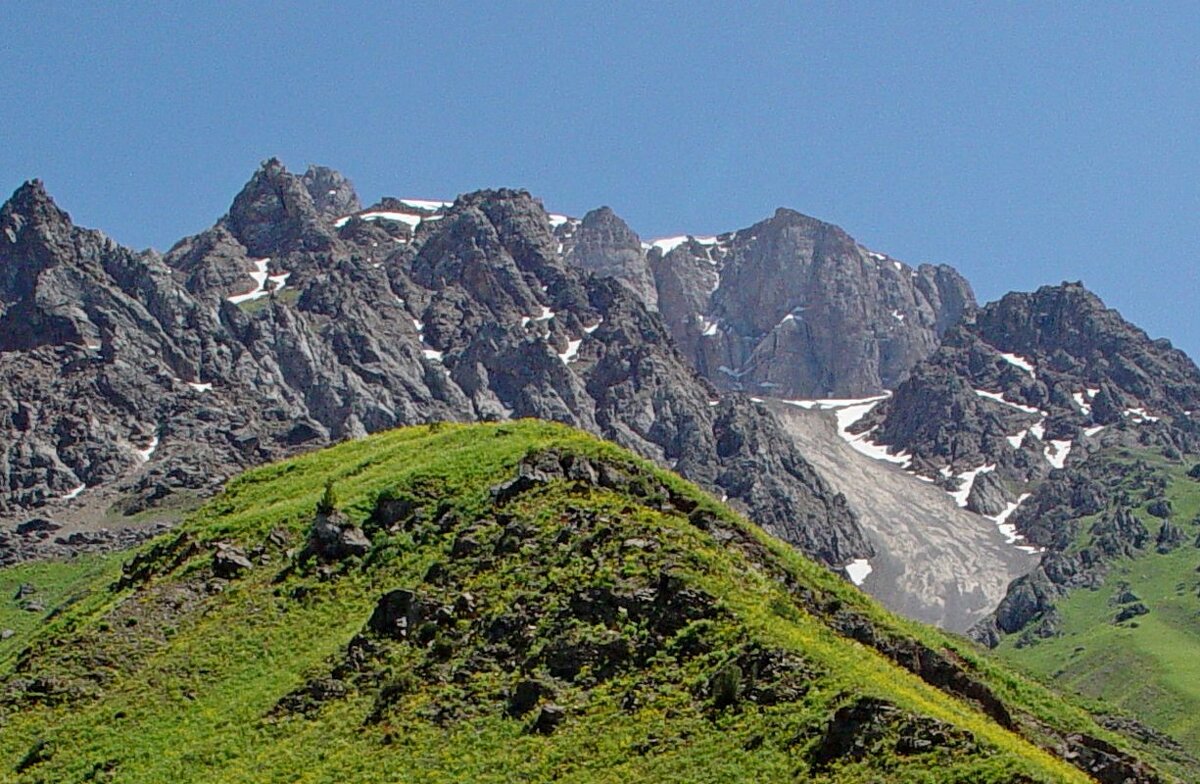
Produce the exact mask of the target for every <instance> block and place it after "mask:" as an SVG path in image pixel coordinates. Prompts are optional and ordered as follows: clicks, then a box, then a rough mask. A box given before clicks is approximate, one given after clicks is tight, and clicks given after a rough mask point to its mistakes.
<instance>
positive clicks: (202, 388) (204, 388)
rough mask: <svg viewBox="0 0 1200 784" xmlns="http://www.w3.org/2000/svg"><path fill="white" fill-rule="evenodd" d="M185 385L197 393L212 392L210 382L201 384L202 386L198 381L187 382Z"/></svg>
mask: <svg viewBox="0 0 1200 784" xmlns="http://www.w3.org/2000/svg"><path fill="white" fill-rule="evenodd" d="M187 385H188V386H189V387H191V388H192V389H194V390H196V391H197V392H211V391H212V382H211V381H210V382H206V383H203V384H201V383H200V382H199V381H189V382H187Z"/></svg>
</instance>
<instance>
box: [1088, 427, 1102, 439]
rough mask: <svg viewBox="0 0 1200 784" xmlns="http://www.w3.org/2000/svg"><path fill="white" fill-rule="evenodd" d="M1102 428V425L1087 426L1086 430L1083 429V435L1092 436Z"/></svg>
mask: <svg viewBox="0 0 1200 784" xmlns="http://www.w3.org/2000/svg"><path fill="white" fill-rule="evenodd" d="M1103 429H1104V425H1095V426H1094V427H1089V428H1087V429H1086V430H1084V431H1083V434H1084V435H1085V436H1089V437H1091V436H1094V435H1096V434H1097V433H1099V432H1100V431H1101V430H1103Z"/></svg>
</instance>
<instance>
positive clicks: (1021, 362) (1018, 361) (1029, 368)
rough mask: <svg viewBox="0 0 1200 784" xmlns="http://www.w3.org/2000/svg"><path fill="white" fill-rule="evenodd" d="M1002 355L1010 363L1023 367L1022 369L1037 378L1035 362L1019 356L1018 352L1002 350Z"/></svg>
mask: <svg viewBox="0 0 1200 784" xmlns="http://www.w3.org/2000/svg"><path fill="white" fill-rule="evenodd" d="M1000 356H1001V357H1002V358H1003V359H1004V361H1005V362H1007V363H1008V364H1010V365H1016V366H1017V367H1019V368H1021V370H1024V371H1025V372H1026V373H1028V374H1029V375H1031V376H1033V377H1034V378H1037V371H1036V370H1035V369H1034V367H1033V363H1032V362H1030V361H1029V360H1028V359H1025V357H1020V356H1017V355H1016V354H1007V353H1005V352H1003V351H1001V352H1000Z"/></svg>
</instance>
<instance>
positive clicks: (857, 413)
mask: <svg viewBox="0 0 1200 784" xmlns="http://www.w3.org/2000/svg"><path fill="white" fill-rule="evenodd" d="M889 397H891V393H890V392H889V393H887V394H884V395H876V396H875V397H867V398H857V399H855V398H824V399H821V400H784V401H783V402H784V403H788V404H789V405H793V406H798V407H799V408H805V409H809V410H817V411H833V414H834V416H835V417H836V418H837V431H838V435H839V436H841V438H842V440H843V441H845V442H846V443H847V444H849V445H850V448H851V449H853V450H854V451H856V452H858V453H860V454H863V455H866V456H867V457H869V458H871V459H872V460H883V461H886V462H888V463H895V464H897V465H899V466H900V467H901V468H908V466H909V465H910V464H911V463H912V455H910V454H909V453H907V452H899V453H897V454H891V453H890V452H888V447H887V446H885V445H881V444H876V443H874V442H872V441H871V440H870V436H871V433H873V432H875V430H874V428H872V429H871V430H868V431H866V432H865V433H859V434H857V435H854V434H852V433H850V432H849V430H850V427H851V426H853V425H854V423H855V422H857V421H859V420H860V419H862V418H863V417H864V416H866V415H867V414H868V413H869V412H870V411H871V409H873V408H875V406H877V405H879V402H880V401H881V400H887V399H888V398H889Z"/></svg>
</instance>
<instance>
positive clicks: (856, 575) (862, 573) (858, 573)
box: [843, 558, 872, 585]
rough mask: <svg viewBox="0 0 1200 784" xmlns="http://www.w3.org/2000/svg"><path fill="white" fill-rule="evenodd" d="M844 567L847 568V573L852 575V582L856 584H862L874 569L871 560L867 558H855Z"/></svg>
mask: <svg viewBox="0 0 1200 784" xmlns="http://www.w3.org/2000/svg"><path fill="white" fill-rule="evenodd" d="M843 568H844V569H845V570H846V574H848V575H850V582H852V583H854V584H855V585H862V584H863V582H864V581H865V580H866V579H867V575H869V574H870V573H871V571H872V570H871V562H870V561H868V560H867V559H866V558H855V559H854V560H853V561H851V562H850V563H848V564H846V565H845V566H844V567H843Z"/></svg>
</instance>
